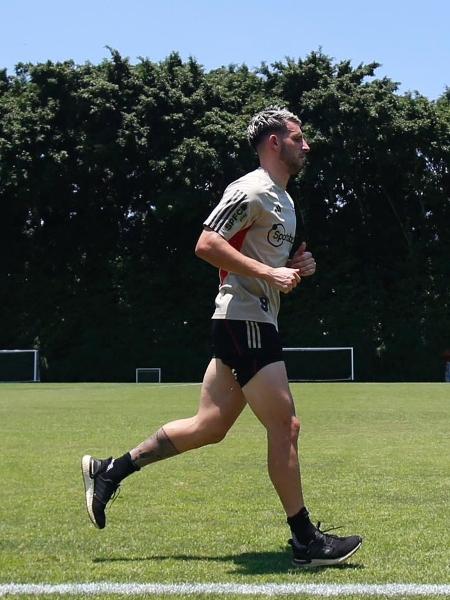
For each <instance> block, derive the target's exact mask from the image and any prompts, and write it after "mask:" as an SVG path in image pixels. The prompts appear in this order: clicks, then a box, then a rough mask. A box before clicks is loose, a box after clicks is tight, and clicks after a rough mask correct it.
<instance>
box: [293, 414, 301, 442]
mask: <svg viewBox="0 0 450 600" xmlns="http://www.w3.org/2000/svg"><path fill="white" fill-rule="evenodd" d="M300 429H301V424H300V420H299V419H298V418H297V417H296V416H295V415H294V416H293V417H292V418H291V438H292V439H293V440H297V439H298V436H299V435H300Z"/></svg>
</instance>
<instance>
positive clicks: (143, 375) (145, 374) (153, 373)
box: [136, 367, 161, 383]
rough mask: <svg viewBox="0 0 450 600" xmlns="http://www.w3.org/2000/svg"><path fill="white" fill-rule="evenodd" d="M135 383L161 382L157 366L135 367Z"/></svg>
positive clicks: (159, 370)
mask: <svg viewBox="0 0 450 600" xmlns="http://www.w3.org/2000/svg"><path fill="white" fill-rule="evenodd" d="M136 383H161V369H160V368H159V367H151V368H140V369H136Z"/></svg>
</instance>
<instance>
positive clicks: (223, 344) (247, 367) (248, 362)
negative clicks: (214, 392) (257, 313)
mask: <svg viewBox="0 0 450 600" xmlns="http://www.w3.org/2000/svg"><path fill="white" fill-rule="evenodd" d="M212 348H213V356H214V358H220V360H221V361H222V362H223V363H225V364H226V365H228V366H229V367H230V368H231V369H232V370H233V373H234V376H235V378H236V380H237V381H238V383H239V384H240V386H241V387H243V386H244V385H245V384H246V383H248V382H249V381H250V379H251V378H252V377H253V376H254V375H256V373H257V372H258V371H260V370H261V369H262V368H263V367H265V366H266V365H270V364H271V363H274V362H278V361H280V360H283V352H282V350H283V348H282V345H281V340H280V336H279V334H278V331H277V329H276V327H275V325H272V324H271V323H257V322H256V321H234V320H230V319H213V320H212Z"/></svg>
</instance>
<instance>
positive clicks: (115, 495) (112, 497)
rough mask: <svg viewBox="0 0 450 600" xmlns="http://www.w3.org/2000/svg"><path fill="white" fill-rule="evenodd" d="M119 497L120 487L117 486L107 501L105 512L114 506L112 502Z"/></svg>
mask: <svg viewBox="0 0 450 600" xmlns="http://www.w3.org/2000/svg"><path fill="white" fill-rule="evenodd" d="M119 496H120V485H118V486H117V488H116V489H115V490H114V492H113V493H112V496H111V498H110V499H109V501H108V502H107V503H106V506H105V510H106V509H107V508H108V509H109V507H110V506H111V505H112V504H114V502H115V501H116V500H117V498H118V497H119Z"/></svg>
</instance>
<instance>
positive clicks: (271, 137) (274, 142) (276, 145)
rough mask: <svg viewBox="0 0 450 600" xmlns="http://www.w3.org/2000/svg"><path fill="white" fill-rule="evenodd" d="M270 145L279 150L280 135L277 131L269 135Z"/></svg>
mask: <svg viewBox="0 0 450 600" xmlns="http://www.w3.org/2000/svg"><path fill="white" fill-rule="evenodd" d="M269 146H270V147H271V148H272V149H273V150H278V148H279V147H280V140H279V139H278V136H277V135H276V134H275V133H271V134H270V135H269Z"/></svg>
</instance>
